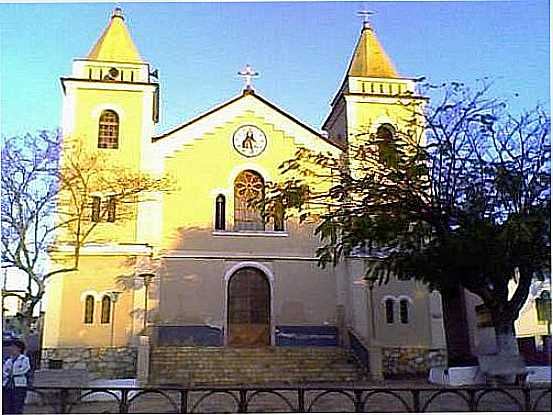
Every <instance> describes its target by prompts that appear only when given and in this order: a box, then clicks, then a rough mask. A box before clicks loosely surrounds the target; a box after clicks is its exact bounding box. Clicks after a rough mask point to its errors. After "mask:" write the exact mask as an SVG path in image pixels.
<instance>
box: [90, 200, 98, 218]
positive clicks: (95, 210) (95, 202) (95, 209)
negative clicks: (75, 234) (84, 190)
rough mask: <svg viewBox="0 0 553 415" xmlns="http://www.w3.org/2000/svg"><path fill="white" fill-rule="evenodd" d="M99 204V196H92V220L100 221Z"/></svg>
mask: <svg viewBox="0 0 553 415" xmlns="http://www.w3.org/2000/svg"><path fill="white" fill-rule="evenodd" d="M100 204H101V199H100V196H92V212H91V214H90V219H91V220H92V222H100Z"/></svg>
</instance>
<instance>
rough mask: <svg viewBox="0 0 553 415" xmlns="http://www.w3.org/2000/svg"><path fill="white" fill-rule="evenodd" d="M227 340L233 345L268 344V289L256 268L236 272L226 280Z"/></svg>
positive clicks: (269, 340)
mask: <svg viewBox="0 0 553 415" xmlns="http://www.w3.org/2000/svg"><path fill="white" fill-rule="evenodd" d="M227 298H228V317H227V318H228V324H227V329H228V337H227V339H228V341H227V344H228V345H229V346H233V347H258V346H267V345H270V344H271V316H270V314H271V311H270V310H271V291H270V286H269V281H268V280H267V277H266V276H265V274H264V273H263V272H262V271H260V270H258V269H257V268H253V267H247V268H241V269H239V270H238V271H236V272H235V273H234V274H233V275H232V276H231V277H230V280H229V283H228V297H227Z"/></svg>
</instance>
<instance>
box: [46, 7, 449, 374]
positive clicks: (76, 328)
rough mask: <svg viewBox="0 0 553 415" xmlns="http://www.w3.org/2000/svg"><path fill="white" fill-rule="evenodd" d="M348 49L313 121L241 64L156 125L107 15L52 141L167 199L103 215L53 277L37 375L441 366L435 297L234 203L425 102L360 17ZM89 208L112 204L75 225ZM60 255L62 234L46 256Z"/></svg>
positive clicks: (150, 84) (66, 80) (150, 101)
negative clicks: (284, 365) (329, 362)
mask: <svg viewBox="0 0 553 415" xmlns="http://www.w3.org/2000/svg"><path fill="white" fill-rule="evenodd" d="M134 30H140V28H139V27H136V28H134ZM83 47H86V45H84V46H83ZM352 47H354V51H353V56H352V58H351V60H350V62H349V66H347V67H346V65H347V61H346V60H345V58H344V67H345V69H347V71H346V74H345V77H344V80H343V83H342V84H341V85H338V86H337V87H339V88H338V92H337V93H336V95H335V96H334V98H333V100H332V103H331V108H330V112H329V115H328V116H327V118H326V120H325V121H324V123H323V125H322V127H321V129H318V128H316V127H313V126H309V125H306V124H305V123H303V122H301V121H299V120H298V119H297V118H295V117H294V116H293V115H292V114H291V113H290V112H289V110H293V109H283V108H280V107H279V106H277V105H276V104H274V103H273V102H271V100H270V97H264V96H261V95H259V94H258V93H257V92H256V90H255V87H254V85H253V84H252V82H251V78H252V76H253V75H254V74H255V73H254V71H253V70H252V68H251V67H249V66H247V67H246V69H245V70H243V71H242V75H243V76H244V77H245V79H246V85H245V87H244V88H243V90H241V91H237V95H236V96H234V97H230V98H229V99H228V100H227V101H225V102H223V103H216V104H215V105H214V107H213V108H212V109H211V110H209V111H207V112H205V113H203V114H200V115H197V116H194V117H192V118H191V119H187V120H183V122H182V124H180V125H178V126H176V127H175V128H173V129H171V130H169V131H157V130H156V123H157V122H158V120H159V100H160V99H163V91H162V90H160V88H159V84H158V82H157V78H156V74H155V73H152V72H153V71H152V68H151V66H150V65H149V63H148V62H147V61H146V60H145V59H144V58H143V55H141V53H139V51H138V49H137V48H136V46H135V44H134V43H133V41H132V38H131V36H130V34H129V31H128V28H127V25H126V22H125V17H124V15H123V13H122V11H121V9H119V8H116V9H115V10H114V11H113V13H112V15H111V17H110V19H109V22H108V25H107V27H106V29H105V30H104V32H103V33H102V34H101V36H100V37H99V39H98V40H97V42H96V44H95V45H93V47H92V49H91V50H90V52H89V53H88V55H86V57H85V58H79V59H75V60H74V61H73V66H72V72H71V74H70V75H68V76H64V77H62V78H61V85H62V93H63V120H62V129H63V135H64V137H79V139H81V140H82V141H83V142H84V143H85V145H86V146H87V147H88V148H90V149H95V150H97V151H99V152H103V153H106V154H108V155H109V157H110V158H111V159H112V160H116V161H117V162H119V163H120V164H121V166H125V167H128V168H134V169H137V170H140V171H142V172H145V173H148V174H152V175H166V176H168V177H171V178H172V179H173V180H174V182H175V183H174V190H172V191H170V192H167V193H156V194H154V195H152V197H151V198H150V199H149V200H148V201H145V202H142V203H139V204H137V206H136V212H135V215H134V217H133V220H132V221H131V222H129V223H125V224H122V223H119V224H118V223H117V221H110V220H106V221H105V222H103V223H99V224H98V227H97V231H94V233H93V234H92V235H91V237H90V238H89V239H88V240H87V243H86V244H85V246H83V247H82V249H81V257H80V265H79V270H78V271H76V272H73V273H70V274H58V275H57V276H55V277H53V279H52V280H51V281H50V282H49V284H48V303H47V306H46V313H45V327H44V336H43V366H44V367H51V368H54V367H63V368H83V369H84V368H86V369H89V370H90V371H91V372H94V373H96V374H97V376H98V377H108V376H109V377H114V376H115V377H135V376H139V377H140V376H143V374H142V375H141V374H140V373H138V372H140V371H141V370H143V371H144V370H145V371H146V372H148V370H149V377H150V378H149V380H150V381H154V380H156V379H157V381H159V382H161V383H163V382H164V383H178V382H181V381H182V382H184V381H185V380H182V379H185V378H186V379H188V381H190V379H196V380H197V381H198V382H200V380H198V379H199V378H195V377H194V376H195V375H194V373H184V372H182V371H181V372H179V371H178V370H177V371H176V372H175V374H174V375H173V374H172V375H171V376H174V377H177V378H178V379H176V378H175V379H170V376H169V375H168V374H167V373H166V376H165V377H163V376H160V374H159V373H156V371H157V372H160V371H163V370H169V368H166V369H162V366H159V365H158V363H159V362H158V363H156V356H158V358H159V356H162V353H163V351H164V350H165V351H167V352H168V353H169V351H170V355H171V356H182V358H183V361H187V362H193V361H195V360H196V359H197V360H198V361H203V360H202V359H207V360H206V361H207V362H208V363H205V364H209V362H214V361H215V360H217V359H219V358H221V357H220V356H223V355H225V353H226V356H232V353H235V355H234V356H238V355H240V353H245V352H244V351H249V353H251V356H261V354H262V353H269V352H270V353H272V355H271V356H273V357H274V361H275V362H277V361H278V355H279V353H281V354H282V356H284V357H285V359H294V358H297V359H298V361H307V360H306V359H307V356H308V355H309V356H316V355H317V354H318V353H319V354H320V355H321V356H322V355H325V354H326V355H328V356H330V354H332V353H333V354H334V355H335V356H342V357H344V356H348V357H349V356H350V357H354V358H355V359H354V360H355V362H356V365H357V366H358V368H359V369H360V370H361V371H365V372H366V373H367V374H370V375H371V376H373V377H374V378H379V377H382V376H394V375H401V374H405V373H409V374H425V373H427V371H428V368H429V367H431V366H434V365H440V364H444V363H445V360H444V359H445V339H444V332H443V322H442V315H441V300H440V296H439V295H438V294H436V293H431V292H429V290H428V289H427V288H426V287H425V286H424V285H423V284H421V283H419V282H414V281H401V280H397V279H392V280H391V281H390V282H389V283H388V284H387V285H383V286H374V287H373V286H369V285H367V284H366V283H365V282H364V281H363V280H362V275H363V271H364V267H365V266H366V263H367V261H370V260H371V258H366V257H361V256H358V257H351V258H347V259H346V260H345V261H344V262H343V263H341V264H339V265H338V266H336V267H327V268H325V269H322V268H320V267H319V266H318V265H317V257H316V255H315V253H316V249H317V247H318V245H319V240H318V237H317V236H314V228H315V224H311V223H302V224H299V222H298V221H297V220H295V219H294V218H290V219H287V220H279V219H276V220H273V219H272V220H270V221H269V222H265V221H264V220H263V217H262V215H261V213H260V211H259V209H258V208H257V207H252V206H251V203H248V201H250V200H251V199H255V198H261V197H262V196H263V194H264V188H265V184H266V183H267V182H274V181H278V179H279V178H280V177H281V176H280V175H281V172H280V170H279V166H280V165H281V163H282V162H283V161H285V160H289V159H292V158H293V157H294V156H295V154H296V151H297V150H298V148H305V149H307V150H312V151H314V152H329V153H331V154H335V155H340V154H341V153H342V152H344V151H345V150H346V149H347V148H348V145H351V144H352V143H355V142H356V140H359V136H360V134H359V132H361V131H364V132H367V131H368V132H370V133H374V134H382V133H386V134H392V135H393V132H394V131H395V130H396V129H399V128H401V127H402V123H404V122H405V121H404V118H405V117H403V115H404V114H403V111H405V109H404V106H403V105H401V104H400V103H399V102H398V99H399V98H398V97H401V99H402V100H414V99H422V98H421V97H417V96H416V91H415V82H414V80H412V79H409V78H405V77H402V76H400V75H399V73H398V71H397V70H396V69H395V67H394V65H393V64H392V61H391V59H390V58H389V57H388V55H387V53H386V52H385V51H384V49H383V47H382V46H381V44H380V42H379V41H378V39H377V37H376V34H375V31H374V30H373V28H372V27H371V25H370V24H369V23H367V22H365V23H364V25H363V27H362V29H361V32H360V35H359V40H358V43H357V45H352ZM145 52H146V53H147V51H145ZM348 53H350V51H347V50H345V51H343V56H344V57H346V56H347V55H348ZM168 59H170V57H168ZM159 66H160V67H161V68H162V67H163V63H162V62H159ZM313 70H314V71H315V70H316V68H313ZM266 76H269V77H270V74H267V75H266ZM190 88H194V85H190ZM332 92H333V91H329V97H331V94H332ZM171 110H172V109H168V111H171ZM173 110H176V109H173ZM67 151H69V150H67ZM103 203H114V202H113V201H111V200H110V198H109V195H98V196H96V197H95V200H94V201H91V212H90V218H89V220H98V218H95V217H94V213H93V210H94V206H96V205H97V204H103ZM113 208H114V209H117V208H119V207H118V206H116V205H114V207H113ZM72 252H73V251H72V249H71V246H67V245H64V244H63V243H61V242H59V243H58V244H57V245H56V246H55V247H54V249H53V250H52V253H51V260H52V261H53V262H54V263H55V262H57V261H62V260H63V259H64V257H66V256H68V255H72ZM256 353H258V354H259V355H256ZM302 353H303V354H302ZM210 356H211V357H210ZM221 359H222V358H221ZM259 359H261V357H259ZM346 360H348V359H346ZM349 360H351V359H349ZM144 362H146V363H144ZM170 364H171V365H172V366H174V367H177V366H179V361H178V360H176V361H171V362H170ZM246 364H247V363H246ZM275 364H276V363H275ZM156 365H158V366H156ZM189 366H190V364H189ZM204 367H205V366H204ZM156 368H157V369H156ZM175 370H176V369H175ZM183 370H184V369H183ZM190 370H192V369H190ZM267 370H268V369H267ZM171 373H172V372H171ZM183 373H184V374H183ZM213 373H215V372H213ZM290 373H291V372H290ZM280 375H281V376H282V377H283V378H286V376H287V374H286V373H283V372H282V371H281V372H280ZM290 375H291V376H292V375H293V374H292V373H291V374H290ZM155 376H157V378H156V379H154V377H155ZM179 376H180V377H179ZM214 376H217V375H216V374H215V375H214ZM229 376H230V375H229ZM243 376H247V375H246V374H244V375H243ZM152 379H153V380H152ZM256 379H257V378H256ZM336 379H340V375H339V374H337V375H336ZM304 380H305V379H304ZM308 380H321V378H320V377H317V376H315V375H314V379H308ZM249 381H251V380H249Z"/></svg>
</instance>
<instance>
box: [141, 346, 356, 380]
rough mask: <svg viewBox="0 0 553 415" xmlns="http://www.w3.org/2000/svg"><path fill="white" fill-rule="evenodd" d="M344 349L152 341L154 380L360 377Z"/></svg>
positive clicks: (151, 356)
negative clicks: (178, 344) (157, 344)
mask: <svg viewBox="0 0 553 415" xmlns="http://www.w3.org/2000/svg"><path fill="white" fill-rule="evenodd" d="M365 376H366V374H365V372H364V371H363V370H362V369H361V367H360V366H359V365H358V364H357V361H356V360H355V359H354V358H353V356H352V355H351V354H350V353H349V352H348V351H347V350H345V349H340V348H333V347H318V348H317V347H309V348H305V347H265V348H255V349H250V348H228V347H224V348H223V347H175V346H165V347H155V348H152V350H151V354H150V378H149V383H150V384H152V385H171V384H173V385H191V386H192V385H240V384H242V385H259V384H280V385H281V384H298V383H321V382H336V383H343V382H355V381H361V380H364V379H365V378H366V377H365Z"/></svg>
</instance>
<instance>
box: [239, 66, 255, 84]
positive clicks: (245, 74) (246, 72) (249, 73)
mask: <svg viewBox="0 0 553 415" xmlns="http://www.w3.org/2000/svg"><path fill="white" fill-rule="evenodd" d="M238 75H240V76H241V77H242V78H244V80H245V82H246V86H245V88H244V89H247V90H251V89H253V88H252V78H253V77H254V76H259V72H256V71H254V70H253V69H252V67H251V66H250V65H246V67H245V68H244V69H242V70H241V71H240V72H238Z"/></svg>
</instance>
